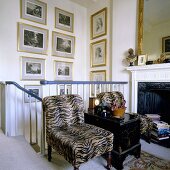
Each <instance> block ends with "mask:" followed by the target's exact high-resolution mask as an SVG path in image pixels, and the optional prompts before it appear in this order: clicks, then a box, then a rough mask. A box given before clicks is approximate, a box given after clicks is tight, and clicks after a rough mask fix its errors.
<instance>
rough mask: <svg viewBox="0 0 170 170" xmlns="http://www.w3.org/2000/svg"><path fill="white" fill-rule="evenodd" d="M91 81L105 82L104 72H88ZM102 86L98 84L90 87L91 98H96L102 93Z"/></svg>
mask: <svg viewBox="0 0 170 170" xmlns="http://www.w3.org/2000/svg"><path fill="white" fill-rule="evenodd" d="M90 80H91V81H106V70H97V71H91V72H90ZM103 88H104V86H103V85H100V84H96V85H94V84H93V85H91V96H96V94H99V93H100V92H101V91H103Z"/></svg>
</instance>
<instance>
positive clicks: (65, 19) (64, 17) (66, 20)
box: [55, 8, 74, 32]
mask: <svg viewBox="0 0 170 170" xmlns="http://www.w3.org/2000/svg"><path fill="white" fill-rule="evenodd" d="M55 27H56V28H58V29H61V30H64V31H69V32H73V28H74V15H73V13H70V12H67V11H65V10H62V9H59V8H55Z"/></svg>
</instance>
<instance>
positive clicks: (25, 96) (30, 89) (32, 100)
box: [24, 85, 42, 103]
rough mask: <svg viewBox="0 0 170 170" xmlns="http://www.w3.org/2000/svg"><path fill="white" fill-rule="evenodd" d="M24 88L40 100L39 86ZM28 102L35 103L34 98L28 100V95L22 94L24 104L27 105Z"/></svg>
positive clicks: (40, 90) (40, 89)
mask: <svg viewBox="0 0 170 170" xmlns="http://www.w3.org/2000/svg"><path fill="white" fill-rule="evenodd" d="M24 88H25V89H27V90H29V91H31V92H32V93H34V94H35V95H37V96H38V97H40V98H42V86H41V85H25V86H24ZM30 100H31V102H35V98H34V97H31V99H30V98H29V95H28V94H27V93H24V102H25V103H29V101H30ZM37 101H38V100H37Z"/></svg>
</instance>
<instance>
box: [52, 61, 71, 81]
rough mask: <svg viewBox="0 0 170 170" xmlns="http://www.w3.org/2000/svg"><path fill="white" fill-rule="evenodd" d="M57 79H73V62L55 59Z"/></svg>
mask: <svg viewBox="0 0 170 170" xmlns="http://www.w3.org/2000/svg"><path fill="white" fill-rule="evenodd" d="M54 65H55V66H54V68H55V80H68V81H69V80H72V79H73V78H72V75H73V73H72V72H73V71H72V69H73V63H72V62H64V61H55V62H54Z"/></svg>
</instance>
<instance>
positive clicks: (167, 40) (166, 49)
mask: <svg viewBox="0 0 170 170" xmlns="http://www.w3.org/2000/svg"><path fill="white" fill-rule="evenodd" d="M162 53H166V54H170V36H168V37H163V38H162Z"/></svg>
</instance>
